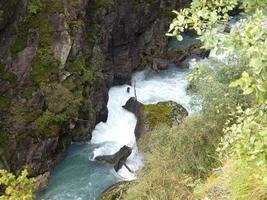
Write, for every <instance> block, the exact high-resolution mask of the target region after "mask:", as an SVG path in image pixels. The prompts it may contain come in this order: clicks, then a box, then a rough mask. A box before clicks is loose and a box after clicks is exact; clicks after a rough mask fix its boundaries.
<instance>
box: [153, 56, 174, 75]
mask: <svg viewBox="0 0 267 200" xmlns="http://www.w3.org/2000/svg"><path fill="white" fill-rule="evenodd" d="M169 64H170V63H169V61H168V60H166V59H161V58H154V59H153V64H152V69H153V70H154V71H156V72H157V71H161V70H165V69H167V68H168V66H169Z"/></svg>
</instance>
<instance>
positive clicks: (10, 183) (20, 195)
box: [0, 169, 34, 200]
mask: <svg viewBox="0 0 267 200" xmlns="http://www.w3.org/2000/svg"><path fill="white" fill-rule="evenodd" d="M0 186H3V187H4V188H5V191H4V194H2V195H1V196H0V199H1V200H31V199H32V198H33V192H34V179H33V178H28V172H27V170H23V171H22V172H21V175H20V176H18V177H16V176H15V175H14V174H12V173H9V172H7V171H6V170H2V169H0Z"/></svg>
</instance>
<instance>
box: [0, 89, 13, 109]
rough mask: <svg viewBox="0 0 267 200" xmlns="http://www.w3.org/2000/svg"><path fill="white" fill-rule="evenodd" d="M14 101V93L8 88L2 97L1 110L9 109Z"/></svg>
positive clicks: (0, 99)
mask: <svg viewBox="0 0 267 200" xmlns="http://www.w3.org/2000/svg"><path fill="white" fill-rule="evenodd" d="M11 102H12V93H11V90H8V91H7V92H5V93H4V94H2V95H1V97H0V110H5V109H8V108H9V107H10V105H11Z"/></svg>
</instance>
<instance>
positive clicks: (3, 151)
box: [0, 132, 11, 160]
mask: <svg viewBox="0 0 267 200" xmlns="http://www.w3.org/2000/svg"><path fill="white" fill-rule="evenodd" d="M8 141H9V139H8V136H7V134H5V133H1V132H0V156H3V157H4V158H5V159H7V160H9V159H10V156H11V155H10V152H9V142H8Z"/></svg>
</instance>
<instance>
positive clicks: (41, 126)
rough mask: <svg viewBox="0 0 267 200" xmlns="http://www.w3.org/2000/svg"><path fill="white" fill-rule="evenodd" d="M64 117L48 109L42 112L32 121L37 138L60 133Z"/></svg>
mask: <svg viewBox="0 0 267 200" xmlns="http://www.w3.org/2000/svg"><path fill="white" fill-rule="evenodd" d="M63 121H64V119H63V118H62V117H61V116H60V115H55V114H54V113H52V112H50V111H46V112H43V114H42V115H41V116H40V117H39V118H38V119H37V120H35V121H34V122H33V130H34V133H35V135H36V136H37V137H38V138H40V137H41V138H42V137H45V138H47V137H54V136H57V135H58V134H59V133H60V130H61V125H62V123H63Z"/></svg>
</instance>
